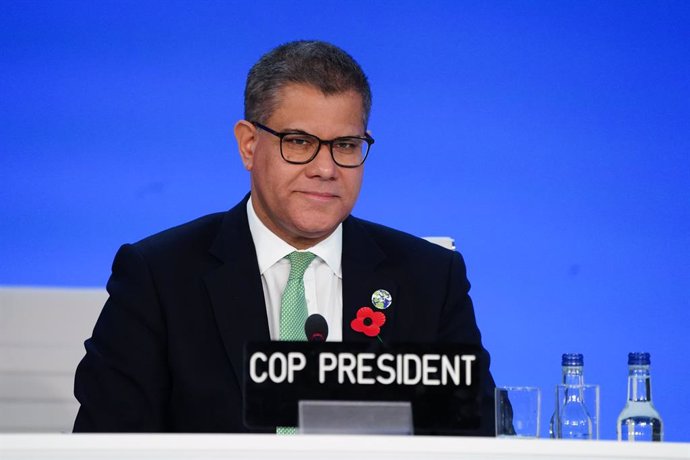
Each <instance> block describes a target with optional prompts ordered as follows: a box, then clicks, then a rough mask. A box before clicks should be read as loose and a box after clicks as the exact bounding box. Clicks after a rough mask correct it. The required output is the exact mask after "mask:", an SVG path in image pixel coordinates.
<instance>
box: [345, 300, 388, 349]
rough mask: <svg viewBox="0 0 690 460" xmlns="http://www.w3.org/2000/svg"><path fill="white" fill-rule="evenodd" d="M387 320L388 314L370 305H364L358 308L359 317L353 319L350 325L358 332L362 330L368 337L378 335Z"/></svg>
mask: <svg viewBox="0 0 690 460" xmlns="http://www.w3.org/2000/svg"><path fill="white" fill-rule="evenodd" d="M385 322H386V315H384V314H383V313H382V312H380V311H374V310H372V309H371V308H369V307H362V308H360V309H359V310H357V317H356V318H355V319H353V320H352V322H351V323H350V327H352V329H354V330H355V331H356V332H361V333H362V334H364V335H366V336H368V337H377V338H378V339H379V341H380V340H381V337H378V335H379V333H380V332H381V326H383V324H384V323H385Z"/></svg>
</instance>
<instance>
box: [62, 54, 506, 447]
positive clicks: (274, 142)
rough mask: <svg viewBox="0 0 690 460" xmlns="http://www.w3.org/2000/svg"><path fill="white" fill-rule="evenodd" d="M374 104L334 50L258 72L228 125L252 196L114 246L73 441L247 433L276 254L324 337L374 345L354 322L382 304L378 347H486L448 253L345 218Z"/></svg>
mask: <svg viewBox="0 0 690 460" xmlns="http://www.w3.org/2000/svg"><path fill="white" fill-rule="evenodd" d="M370 107H371V92H370V88H369V83H368V81H367V78H366V76H365V74H364V73H363V71H362V70H361V68H360V67H359V65H358V64H357V63H356V62H355V61H354V59H352V57H350V56H349V55H348V54H346V53H345V52H344V51H342V50H341V49H339V48H337V47H335V46H333V45H330V44H327V43H323V42H313V41H298V42H292V43H288V44H286V45H283V46H280V47H278V48H276V49H274V50H272V51H271V52H269V53H268V54H266V55H265V56H263V57H262V58H261V59H260V60H259V62H258V63H257V64H256V65H255V66H254V67H253V68H252V69H251V71H250V72H249V76H248V79H247V85H246V90H245V119H244V120H241V121H239V122H238V123H237V124H236V125H235V137H236V139H237V143H238V147H239V151H240V157H241V159H242V162H243V164H244V167H245V168H246V169H247V170H248V171H249V174H250V178H251V189H250V194H249V195H248V196H247V197H245V199H244V200H243V201H242V202H240V203H239V204H238V205H237V206H235V207H234V208H232V209H231V210H230V211H228V212H226V213H219V214H214V215H210V216H206V217H202V218H200V219H197V220H195V221H193V222H190V223H187V224H184V225H182V226H179V227H176V228H173V229H170V230H167V231H164V232H162V233H159V234H157V235H154V236H151V237H149V238H146V239H144V240H142V241H140V242H138V243H135V244H133V245H124V246H123V247H122V248H120V250H119V252H118V254H117V255H116V257H115V261H114V263H113V271H112V276H111V278H110V280H109V281H108V286H107V288H108V292H109V293H110V298H109V299H108V301H107V303H106V305H105V306H104V308H103V311H102V313H101V316H100V318H99V319H98V322H97V324H96V326H95V329H94V332H93V336H92V337H91V338H90V339H89V340H87V341H86V343H85V346H86V351H87V353H86V356H85V357H84V359H83V360H82V362H81V363H80V365H79V367H78V369H77V374H76V381H75V395H76V397H77V399H78V400H79V401H80V403H81V408H80V410H79V414H78V416H77V419H76V422H75V426H74V429H75V431H130V432H134V431H150V432H153V431H182V432H245V431H249V430H248V428H247V427H245V425H244V424H243V422H242V391H241V387H242V359H243V357H242V350H243V344H244V343H246V342H247V341H262V340H281V339H285V338H286V337H288V336H287V335H285V334H287V330H288V328H289V326H285V325H281V323H282V321H283V320H284V318H282V317H281V316H283V315H284V314H285V313H284V312H282V310H284V309H286V308H287V307H285V306H281V302H282V297H283V296H284V295H286V294H285V293H286V292H287V290H288V288H287V287H286V285H287V283H288V277H289V274H290V273H291V269H292V268H291V265H292V264H293V262H292V260H293V259H288V258H286V257H292V256H291V254H292V253H298V254H299V253H302V254H303V253H304V251H303V250H307V249H308V252H309V253H311V254H309V257H310V258H311V259H310V260H309V261H307V262H306V264H305V266H306V272H305V273H304V275H301V276H300V284H301V282H302V276H303V289H304V293H303V294H301V299H302V300H301V302H303V303H306V310H308V313H309V314H311V313H316V312H318V313H320V314H321V315H323V316H324V317H325V318H326V320H327V322H328V324H329V326H330V327H329V329H330V331H331V332H330V336H329V339H330V340H338V341H339V340H342V341H365V340H375V339H373V338H371V337H368V336H367V335H365V334H363V333H361V332H358V331H356V330H354V329H353V328H352V327H351V321H352V320H353V319H354V318H355V317H356V316H357V311H358V310H359V309H360V308H361V307H362V306H366V305H371V302H372V300H371V299H372V294H373V293H378V294H379V295H380V296H383V297H384V301H385V302H390V301H391V300H392V303H391V306H390V308H388V309H387V310H386V324H385V326H384V327H382V328H381V331H380V338H381V339H382V340H383V341H387V342H396V341H398V342H462V343H467V344H474V345H477V346H481V338H480V334H479V330H478V328H477V326H476V321H475V318H474V311H473V307H472V303H471V300H470V298H469V296H468V290H469V283H468V281H467V278H466V275H465V266H464V263H463V261H462V258H461V257H460V255H459V254H458V253H456V252H452V251H448V250H447V249H443V248H441V247H438V246H435V245H432V244H430V243H427V242H426V241H423V240H421V239H418V238H415V237H412V236H410V235H407V234H404V233H401V232H398V231H395V230H392V229H389V228H386V227H383V226H380V225H376V224H372V223H369V222H365V221H362V220H359V219H356V218H354V217H352V216H350V212H351V211H352V208H353V206H354V205H355V201H356V200H357V196H358V194H359V190H360V186H361V184H362V176H363V163H364V161H365V159H366V157H367V155H368V153H369V149H370V147H371V144H373V142H374V141H373V139H372V138H371V137H370V136H369V134H368V133H367V121H368V116H369V111H370ZM312 254H313V255H312ZM284 291H285V292H284ZM290 308H292V307H290ZM303 310H304V308H303ZM303 314H305V315H306V312H303ZM302 324H303V322H302ZM486 358H487V359H488V354H487V355H486ZM493 386H494V384H493V380H492V379H491V377H490V375H488V376H487V378H485V380H484V391H485V392H486V393H487V398H486V401H487V404H486V411H485V416H484V417H483V423H482V427H481V429H480V430H479V431H478V432H476V433H474V434H488V435H491V434H493V419H492V416H491V415H490V414H491V413H492V411H491V407H490V406H491V404H490V402H491V401H492V399H491V397H490V394H491V392H492V389H493ZM269 431H270V430H269Z"/></svg>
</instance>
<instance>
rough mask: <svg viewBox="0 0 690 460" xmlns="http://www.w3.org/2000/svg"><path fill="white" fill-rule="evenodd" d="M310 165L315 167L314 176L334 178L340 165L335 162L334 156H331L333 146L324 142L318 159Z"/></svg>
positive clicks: (317, 153)
mask: <svg viewBox="0 0 690 460" xmlns="http://www.w3.org/2000/svg"><path fill="white" fill-rule="evenodd" d="M309 164H310V165H312V166H313V168H312V169H313V172H312V174H316V175H320V176H324V177H332V176H333V175H334V174H335V171H336V169H337V168H338V165H336V164H335V161H333V155H331V146H330V145H329V144H326V143H324V142H322V143H321V145H320V146H319V150H318V152H316V157H314V159H313V160H312V161H311V162H310V163H309Z"/></svg>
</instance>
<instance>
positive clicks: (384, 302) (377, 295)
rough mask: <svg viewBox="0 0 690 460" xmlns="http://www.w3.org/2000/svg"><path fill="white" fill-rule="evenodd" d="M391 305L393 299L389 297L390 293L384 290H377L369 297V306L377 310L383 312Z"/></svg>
mask: <svg viewBox="0 0 690 460" xmlns="http://www.w3.org/2000/svg"><path fill="white" fill-rule="evenodd" d="M392 303H393V297H391V293H390V292H388V291H386V290H385V289H377V290H376V291H375V292H374V293H373V294H372V295H371V304H372V305H373V306H375V307H376V308H378V309H379V310H385V309H386V308H388V307H390V306H391V304H392Z"/></svg>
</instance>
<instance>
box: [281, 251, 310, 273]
mask: <svg viewBox="0 0 690 460" xmlns="http://www.w3.org/2000/svg"><path fill="white" fill-rule="evenodd" d="M314 257H316V255H314V254H312V253H311V252H298V251H294V252H291V253H290V254H288V256H287V259H288V260H289V261H290V276H289V277H288V279H291V280H292V279H295V278H297V279H302V277H304V272H305V271H306V269H307V267H308V266H309V264H310V263H311V261H312V260H314Z"/></svg>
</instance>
